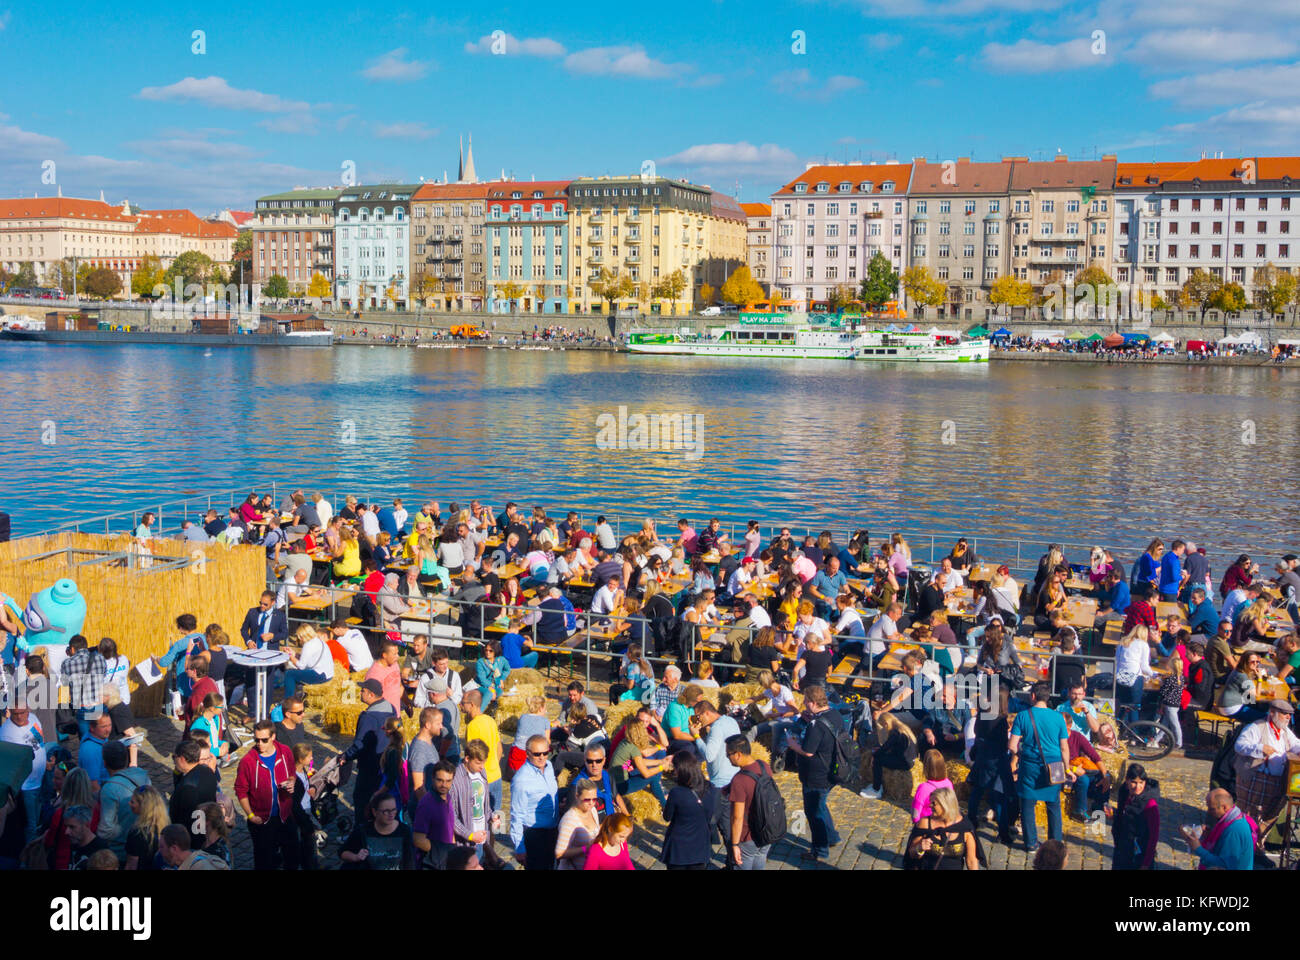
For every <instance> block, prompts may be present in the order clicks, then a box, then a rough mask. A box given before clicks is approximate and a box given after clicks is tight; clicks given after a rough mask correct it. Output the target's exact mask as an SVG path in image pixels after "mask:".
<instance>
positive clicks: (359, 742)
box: [341, 678, 397, 811]
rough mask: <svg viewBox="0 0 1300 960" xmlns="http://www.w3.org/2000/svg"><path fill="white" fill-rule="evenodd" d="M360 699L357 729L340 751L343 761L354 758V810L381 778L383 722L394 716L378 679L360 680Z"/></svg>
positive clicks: (365, 805)
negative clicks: (360, 709) (361, 707)
mask: <svg viewBox="0 0 1300 960" xmlns="http://www.w3.org/2000/svg"><path fill="white" fill-rule="evenodd" d="M357 686H358V688H359V692H360V697H361V702H362V703H364V704H365V705H366V709H364V710H362V711H361V715H360V716H358V717H357V732H356V735H355V736H354V737H353V738H352V743H351V744H349V745H348V748H347V749H346V750H344V751H343V753H342V754H341V758H342V760H343V761H344V762H348V761H350V760H356V761H357V778H356V787H355V789H354V790H353V792H352V807H353V809H354V810H358V811H360V810H365V809H367V808H368V806H369V804H370V798H371V797H372V796H373V795H374V792H375V791H376V790H377V789H379V785H380V784H381V783H382V782H383V773H382V771H381V770H380V757H381V756H382V755H383V752H384V749H385V748H386V747H387V746H388V735H387V734H386V733H385V732H384V723H385V722H386V721H387V720H388V718H389V717H395V716H397V711H396V710H394V709H393V705H392V704H391V703H389V702H388V701H387V700H385V699H384V686H383V684H381V683H380V682H379V681H378V680H375V679H373V678H372V679H368V680H362V681H361V683H359V684H358V685H357Z"/></svg>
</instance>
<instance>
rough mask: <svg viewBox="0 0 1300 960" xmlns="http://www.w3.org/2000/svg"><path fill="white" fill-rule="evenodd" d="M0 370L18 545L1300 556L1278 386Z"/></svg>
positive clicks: (398, 365)
mask: <svg viewBox="0 0 1300 960" xmlns="http://www.w3.org/2000/svg"><path fill="white" fill-rule="evenodd" d="M0 373H2V374H3V376H4V382H5V391H4V399H3V400H2V401H0V413H2V414H3V416H0V450H3V451H4V454H5V457H4V468H3V470H2V471H0V504H2V505H3V508H4V509H8V510H9V511H10V512H11V513H13V514H14V516H15V526H16V529H18V530H20V531H21V530H31V529H34V528H38V527H40V526H43V525H46V524H49V523H52V522H57V521H63V520H67V519H72V518H76V517H81V516H86V515H91V514H96V513H106V512H110V511H112V510H116V509H122V508H127V507H130V506H132V505H134V504H136V503H138V502H140V501H141V500H142V499H146V498H148V499H157V498H160V497H169V496H173V495H175V494H176V492H178V491H180V490H182V489H196V490H200V491H205V492H206V491H209V490H212V489H218V488H224V487H230V486H243V485H249V484H252V483H258V482H265V481H266V480H268V479H270V478H279V477H299V478H309V479H315V480H317V481H319V482H320V483H321V484H322V485H323V486H326V487H329V486H335V487H338V488H356V489H357V490H358V492H360V493H362V494H366V495H370V496H380V495H391V494H394V493H399V492H401V493H406V494H408V495H410V494H411V493H414V492H416V491H436V492H438V493H439V494H441V495H442V496H443V497H444V498H446V497H448V496H451V495H453V494H458V495H460V496H461V497H462V498H463V497H465V496H469V495H474V494H481V495H483V496H487V497H492V498H496V499H499V498H501V497H502V496H505V495H514V496H516V497H518V498H519V499H521V500H528V501H534V500H535V501H536V502H539V503H544V504H550V505H557V506H558V505H566V506H567V505H572V506H576V507H606V508H615V507H624V508H626V510H627V512H628V513H629V514H634V515H639V514H642V513H648V512H653V513H656V514H659V515H666V514H669V513H674V512H678V511H683V512H687V513H693V514H702V513H710V512H715V511H717V512H725V513H728V514H730V515H734V516H737V517H741V518H743V517H747V516H750V515H756V516H766V517H773V518H781V517H791V518H806V519H808V520H809V521H810V522H812V523H813V524H821V523H824V522H828V521H831V520H835V521H838V522H839V523H841V524H842V523H846V522H852V523H854V524H856V523H858V522H859V521H863V522H866V521H871V525H872V527H873V529H880V530H884V529H886V528H888V527H892V526H894V525H896V524H906V525H909V526H911V527H914V528H922V529H930V528H938V529H944V530H954V529H964V530H972V531H980V532H983V533H985V534H987V535H1000V536H1021V537H1041V536H1057V537H1062V538H1065V539H1070V540H1078V541H1089V542H1092V541H1096V542H1101V543H1119V542H1125V543H1132V542H1137V541H1145V539H1146V538H1148V537H1149V536H1151V535H1154V534H1159V535H1162V536H1165V537H1166V538H1169V537H1172V536H1177V535H1183V536H1188V535H1190V536H1192V537H1194V538H1195V539H1198V540H1202V541H1206V542H1208V543H1209V544H1210V545H1211V546H1212V547H1213V548H1214V549H1215V552H1216V553H1218V552H1220V551H1221V552H1231V551H1235V550H1237V549H1240V548H1243V547H1250V548H1256V549H1265V550H1268V551H1271V552H1273V553H1277V552H1280V551H1282V550H1283V549H1289V548H1293V547H1294V546H1296V541H1297V540H1300V536H1297V533H1298V531H1300V522H1298V521H1297V518H1296V511H1295V509H1294V507H1293V506H1292V503H1291V498H1290V496H1289V494H1290V485H1289V483H1288V481H1289V479H1290V473H1291V470H1290V464H1291V461H1292V459H1293V458H1294V451H1295V450H1296V449H1297V439H1298V438H1297V432H1298V431H1300V424H1298V423H1297V418H1296V417H1295V415H1294V412H1293V411H1294V409H1295V407H1294V404H1295V401H1296V399H1297V395H1298V394H1300V386H1298V384H1300V380H1297V378H1296V376H1295V373H1294V371H1281V370H1277V369H1271V368H1223V369H1220V368H1204V369H1195V368H1193V369H1187V368H1182V367H1139V366H1120V365H1116V366H1094V365H1085V364H1048V363H993V364H989V365H964V364H963V365H952V366H949V365H933V366H925V365H903V364H898V365H868V364H865V363H852V362H844V361H799V362H795V363H781V362H746V361H740V360H726V359H716V360H710V359H691V360H683V359H678V358H656V357H629V356H610V355H605V354H592V353H582V352H574V351H565V352H561V351H553V352H523V353H519V352H509V351H502V350H491V351H484V350H410V349H401V350H394V349H391V348H382V347H381V348H375V349H368V348H359V347H348V348H339V349H334V350H283V349H239V350H234V349H228V350H213V351H212V355H211V356H204V355H203V350H202V348H182V347H162V346H140V347H129V348H117V349H111V350H110V349H102V348H101V349H96V348H90V347H79V346H68V345H48V346H40V345H19V344H10V345H4V346H0ZM619 405H626V406H627V407H628V408H629V411H630V412H643V413H653V412H669V413H683V414H695V413H699V414H702V415H703V417H704V430H705V436H704V456H703V458H702V459H700V460H698V461H691V460H688V459H687V458H686V457H685V456H683V455H682V453H681V452H676V451H662V450H661V451H639V450H598V449H597V448H596V432H597V426H596V422H597V417H599V416H600V415H601V414H603V413H613V414H617V410H618V407H619ZM47 420H52V421H54V423H55V425H56V429H57V442H56V443H55V444H54V445H52V446H47V445H43V444H42V443H41V442H40V438H41V423H42V422H44V421H47ZM1243 421H1253V424H1254V431H1255V435H1256V439H1257V443H1256V444H1255V445H1254V446H1250V445H1246V444H1244V443H1242V435H1243V427H1242V423H1243ZM348 439H352V440H353V441H354V442H351V443H348V442H345V441H346V440H348Z"/></svg>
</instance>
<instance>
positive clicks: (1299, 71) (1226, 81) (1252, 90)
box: [1147, 63, 1300, 106]
mask: <svg viewBox="0 0 1300 960" xmlns="http://www.w3.org/2000/svg"><path fill="white" fill-rule="evenodd" d="M1297 86H1300V63H1287V64H1277V65H1274V66H1263V67H1241V68H1238V69H1226V70H1215V71H1213V72H1211V73H1198V74H1193V75H1190V76H1186V77H1177V78H1175V79H1172V80H1162V81H1160V82H1159V83H1154V84H1152V85H1151V86H1150V88H1148V90H1147V92H1148V93H1149V94H1150V95H1151V96H1152V97H1154V98H1156V99H1157V100H1178V101H1182V102H1186V103H1195V104H1201V105H1207V106H1222V105H1224V104H1230V103H1241V102H1243V101H1246V102H1254V101H1258V100H1268V99H1272V98H1274V97H1278V96H1283V95H1288V94H1289V93H1290V91H1293V90H1295V89H1296V87H1297Z"/></svg>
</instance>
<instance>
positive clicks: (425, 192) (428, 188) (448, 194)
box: [411, 183, 492, 200]
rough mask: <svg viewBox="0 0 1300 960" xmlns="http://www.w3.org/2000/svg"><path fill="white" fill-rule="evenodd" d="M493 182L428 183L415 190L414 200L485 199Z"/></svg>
mask: <svg viewBox="0 0 1300 960" xmlns="http://www.w3.org/2000/svg"><path fill="white" fill-rule="evenodd" d="M491 186H492V184H488V183H426V184H424V185H423V186H421V187H420V189H419V190H416V191H415V196H413V197H412V198H411V199H412V200H485V199H486V198H487V195H488V190H489V189H490V188H491Z"/></svg>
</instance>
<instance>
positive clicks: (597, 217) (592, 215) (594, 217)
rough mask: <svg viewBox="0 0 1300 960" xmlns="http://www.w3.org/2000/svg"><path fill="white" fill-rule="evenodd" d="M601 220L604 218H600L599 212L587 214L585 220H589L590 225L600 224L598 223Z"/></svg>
mask: <svg viewBox="0 0 1300 960" xmlns="http://www.w3.org/2000/svg"><path fill="white" fill-rule="evenodd" d="M603 219H604V218H603V217H602V216H601V213H600V211H599V210H592V211H591V212H590V213H589V214H587V220H589V221H590V222H591V223H600V221H601V220H603Z"/></svg>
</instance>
